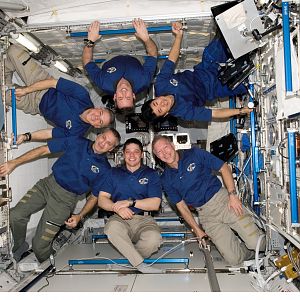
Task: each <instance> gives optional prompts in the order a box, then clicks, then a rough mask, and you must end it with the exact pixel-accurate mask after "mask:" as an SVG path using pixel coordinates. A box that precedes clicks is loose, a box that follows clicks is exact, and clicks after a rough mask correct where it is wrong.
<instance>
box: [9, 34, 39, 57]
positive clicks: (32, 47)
mask: <svg viewBox="0 0 300 300" xmlns="http://www.w3.org/2000/svg"><path fill="white" fill-rule="evenodd" d="M10 35H11V37H12V38H13V39H14V40H15V41H16V42H18V43H19V44H21V45H23V46H24V47H26V48H27V49H28V50H30V51H32V52H34V53H38V52H39V51H40V48H39V47H38V46H37V45H35V44H34V43H33V42H32V41H31V40H29V39H28V38H27V37H25V36H24V35H23V34H19V33H11V34H10Z"/></svg>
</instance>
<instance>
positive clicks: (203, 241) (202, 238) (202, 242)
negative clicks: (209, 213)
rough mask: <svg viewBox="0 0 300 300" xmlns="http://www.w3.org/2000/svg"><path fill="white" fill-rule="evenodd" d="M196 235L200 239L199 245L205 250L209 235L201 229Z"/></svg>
mask: <svg viewBox="0 0 300 300" xmlns="http://www.w3.org/2000/svg"><path fill="white" fill-rule="evenodd" d="M195 234H196V236H197V238H198V243H199V245H200V246H202V247H204V248H205V247H206V246H207V244H206V242H207V239H208V235H207V234H206V233H205V232H204V231H203V230H201V229H200V228H199V229H198V230H197V232H195Z"/></svg>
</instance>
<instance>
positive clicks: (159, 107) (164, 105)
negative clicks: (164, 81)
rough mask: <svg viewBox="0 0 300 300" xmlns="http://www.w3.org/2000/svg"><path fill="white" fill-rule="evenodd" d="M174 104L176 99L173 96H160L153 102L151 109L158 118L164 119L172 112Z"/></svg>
mask: <svg viewBox="0 0 300 300" xmlns="http://www.w3.org/2000/svg"><path fill="white" fill-rule="evenodd" d="M173 104H174V98H173V97H172V96H170V95H169V96H160V97H156V98H155V99H154V100H153V101H152V102H151V104H150V107H151V108H152V111H153V113H154V114H155V115H156V116H157V117H164V116H165V115H166V114H168V112H169V111H170V110H171V108H172V106H173Z"/></svg>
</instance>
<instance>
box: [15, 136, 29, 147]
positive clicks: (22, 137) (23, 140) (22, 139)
mask: <svg viewBox="0 0 300 300" xmlns="http://www.w3.org/2000/svg"><path fill="white" fill-rule="evenodd" d="M26 141H27V137H26V135H25V134H19V135H18V136H17V145H21V144H22V143H24V142H26Z"/></svg>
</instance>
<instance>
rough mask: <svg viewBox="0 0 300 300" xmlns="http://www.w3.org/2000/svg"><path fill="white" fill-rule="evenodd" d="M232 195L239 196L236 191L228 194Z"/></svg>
mask: <svg viewBox="0 0 300 300" xmlns="http://www.w3.org/2000/svg"><path fill="white" fill-rule="evenodd" d="M230 195H237V192H236V191H235V190H234V191H231V192H228V196H230Z"/></svg>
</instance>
